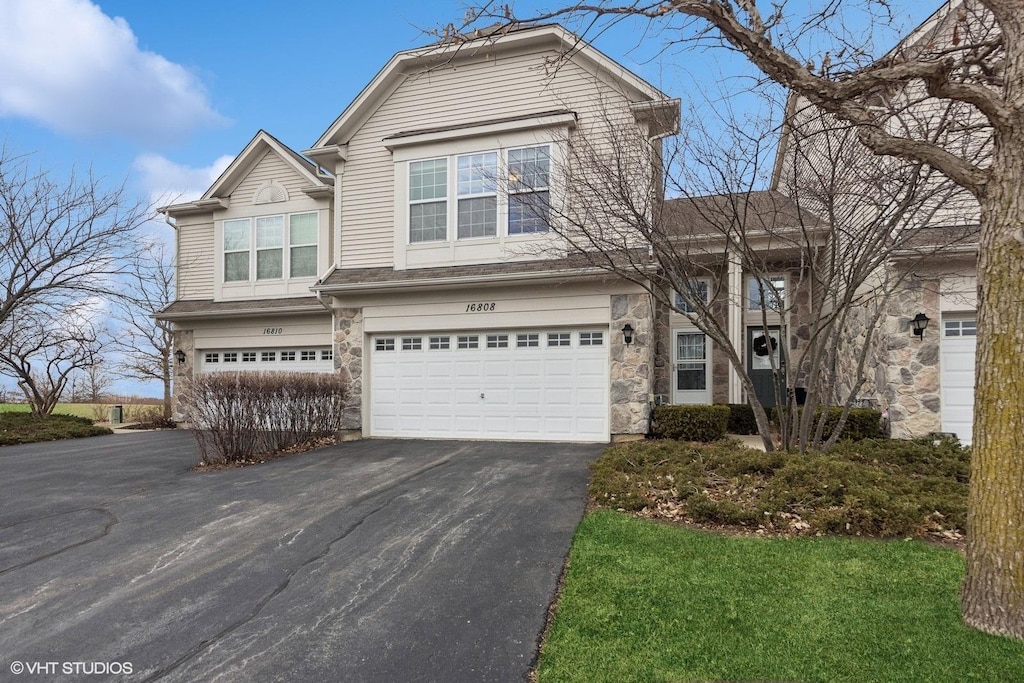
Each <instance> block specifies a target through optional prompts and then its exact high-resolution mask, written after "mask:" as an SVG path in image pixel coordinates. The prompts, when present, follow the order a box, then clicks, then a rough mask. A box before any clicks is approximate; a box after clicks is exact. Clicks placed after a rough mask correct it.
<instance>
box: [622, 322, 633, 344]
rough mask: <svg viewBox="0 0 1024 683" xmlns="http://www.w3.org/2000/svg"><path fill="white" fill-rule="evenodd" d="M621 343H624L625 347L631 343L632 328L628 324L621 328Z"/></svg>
mask: <svg viewBox="0 0 1024 683" xmlns="http://www.w3.org/2000/svg"><path fill="white" fill-rule="evenodd" d="M622 341H624V342H625V343H626V346H629V345H630V344H632V343H633V326H632V325H630V324H629V323H626V324H625V325H623V326H622Z"/></svg>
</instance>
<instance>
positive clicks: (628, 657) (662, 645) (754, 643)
mask: <svg viewBox="0 0 1024 683" xmlns="http://www.w3.org/2000/svg"><path fill="white" fill-rule="evenodd" d="M963 573H964V562H963V559H962V557H961V556H960V554H959V553H957V552H955V551H952V550H944V549H940V548H936V547H933V546H930V545H927V544H925V543H922V542H919V541H865V540H857V539H849V538H793V539H786V538H758V537H729V536H721V535H715V534H710V533H704V532H698V531H692V530H688V529H682V528H678V527H674V526H669V525H666V524H660V523H654V522H648V521H645V520H639V519H636V518H632V517H628V516H626V515H624V514H621V513H617V512H612V511H607V510H603V511H597V512H594V513H593V514H591V515H589V516H587V517H586V518H585V519H584V521H583V523H582V524H581V525H580V528H579V529H578V531H577V533H576V538H575V540H574V542H573V547H572V551H571V554H570V559H569V569H568V573H567V576H566V581H565V586H564V590H563V594H562V597H561V600H560V603H559V606H558V611H557V613H556V615H555V619H554V622H553V624H552V627H551V630H550V633H549V634H548V638H547V641H546V643H545V644H544V647H543V650H542V654H541V658H540V662H539V664H538V676H539V680H540V681H541V683H549V682H551V681H587V682H597V681H615V682H616V683H619V682H624V681H755V680H756V681H850V682H851V683H853V682H856V683H866V682H869V681H885V682H886V683H888V682H891V681H928V682H937V681H1019V680H1024V643H1021V642H1015V641H1010V640H1008V639H1003V638H998V637H995V636H988V635H985V634H982V633H978V632H976V631H973V630H971V629H968V628H966V627H965V626H963V624H962V623H961V621H960V617H959V612H958V608H959V607H958V598H957V594H958V590H959V585H960V582H961V580H962V578H963Z"/></svg>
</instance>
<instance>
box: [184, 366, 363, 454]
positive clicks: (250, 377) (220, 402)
mask: <svg viewBox="0 0 1024 683" xmlns="http://www.w3.org/2000/svg"><path fill="white" fill-rule="evenodd" d="M347 396H348V384H347V383H346V382H345V381H344V380H343V379H342V378H341V377H339V376H338V375H335V374H318V373H283V372H278V373H271V372H267V373H256V372H247V373H243V372H238V373H216V374H206V375H200V376H199V377H197V378H196V379H195V381H194V382H193V383H192V386H191V388H190V390H189V391H188V404H189V409H188V410H189V419H190V421H191V422H192V424H193V426H194V427H195V429H194V431H193V433H194V434H195V436H196V441H197V442H198V444H199V452H200V454H201V457H202V462H203V463H205V464H224V463H230V462H240V461H245V460H250V459H253V458H256V457H259V456H264V455H270V454H272V453H278V452H280V451H284V450H286V449H289V448H294V447H296V446H300V445H303V444H307V443H310V442H312V441H314V440H316V439H321V438H325V437H330V436H334V435H335V434H336V433H337V432H338V430H339V429H341V418H342V408H343V406H344V403H345V399H346V397H347Z"/></svg>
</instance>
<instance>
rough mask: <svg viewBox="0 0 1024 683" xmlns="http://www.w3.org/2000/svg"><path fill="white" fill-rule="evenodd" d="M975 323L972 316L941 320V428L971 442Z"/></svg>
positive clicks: (962, 440)
mask: <svg viewBox="0 0 1024 683" xmlns="http://www.w3.org/2000/svg"><path fill="white" fill-rule="evenodd" d="M976 339H977V323H976V321H975V318H974V317H973V316H971V317H967V316H956V317H953V316H943V319H942V342H941V345H942V360H941V363H942V431H944V432H953V433H954V434H956V435H957V437H958V438H959V439H960V441H961V442H963V443H971V436H972V426H973V424H974V353H975V349H976V344H975V341H976Z"/></svg>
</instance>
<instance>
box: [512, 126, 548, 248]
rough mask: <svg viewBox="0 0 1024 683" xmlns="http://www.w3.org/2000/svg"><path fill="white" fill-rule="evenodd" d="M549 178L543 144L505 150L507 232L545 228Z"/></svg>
mask: <svg viewBox="0 0 1024 683" xmlns="http://www.w3.org/2000/svg"><path fill="white" fill-rule="evenodd" d="M550 182H551V152H550V150H549V148H548V147H547V146H546V145H545V146H542V147H523V148H520V149H510V150H509V151H508V234H510V235H526V234H529V233H538V232H547V230H548V218H549V214H550V207H551V203H550V202H551V193H550V187H549V184H550Z"/></svg>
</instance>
